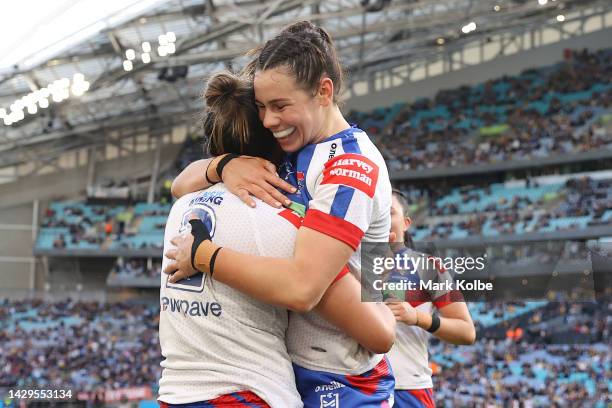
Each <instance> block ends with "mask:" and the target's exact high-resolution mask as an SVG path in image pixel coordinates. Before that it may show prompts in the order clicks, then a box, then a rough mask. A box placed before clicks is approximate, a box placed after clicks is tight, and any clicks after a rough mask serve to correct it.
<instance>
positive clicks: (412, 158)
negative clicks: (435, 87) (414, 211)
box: [349, 49, 612, 170]
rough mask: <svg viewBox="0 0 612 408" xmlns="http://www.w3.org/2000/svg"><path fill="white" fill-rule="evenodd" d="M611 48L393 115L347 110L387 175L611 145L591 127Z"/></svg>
mask: <svg viewBox="0 0 612 408" xmlns="http://www.w3.org/2000/svg"><path fill="white" fill-rule="evenodd" d="M611 74H612V50H610V49H608V50H601V51H597V52H589V51H587V50H583V51H577V52H573V53H572V57H571V58H569V59H568V60H566V61H564V62H562V63H559V64H556V65H554V66H550V67H545V68H540V69H530V70H527V71H525V72H523V73H522V74H521V75H518V76H504V77H501V78H497V79H494V80H490V81H487V82H485V83H482V84H479V85H476V86H472V87H469V86H463V87H460V88H458V89H452V90H444V91H440V92H439V93H438V94H437V95H436V96H435V97H434V98H432V99H421V100H418V101H416V102H414V103H412V104H409V105H406V106H405V107H404V109H402V110H400V111H398V112H396V110H394V109H393V108H388V109H378V110H375V111H374V112H372V113H369V114H363V113H357V112H352V113H351V114H349V116H351V118H352V121H353V122H356V123H357V124H358V125H360V126H362V127H364V128H365V130H366V131H368V133H369V134H370V135H371V136H373V138H374V140H375V142H376V144H377V145H378V146H379V148H380V150H381V152H382V153H383V156H384V157H385V159H386V161H387V164H388V166H389V169H390V170H419V169H427V168H440V167H453V166H458V165H478V164H485V163H494V162H504V161H511V160H527V159H533V158H541V157H546V156H551V155H555V154H567V153H577V152H584V151H589V150H595V149H601V148H611V147H612V146H611V143H610V140H611V139H610V138H609V137H608V132H607V131H602V128H601V127H600V126H599V125H595V126H593V125H594V123H595V121H594V120H595V119H596V118H597V117H598V115H599V114H601V113H604V112H606V111H607V110H609V108H610V103H611V101H612V84H611V82H610V78H612V75H611Z"/></svg>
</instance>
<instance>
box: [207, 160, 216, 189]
mask: <svg viewBox="0 0 612 408" xmlns="http://www.w3.org/2000/svg"><path fill="white" fill-rule="evenodd" d="M213 161H215V159H212V160H211V161H209V162H208V166H206V172H204V176H206V181H208V182H209V183H210V185H211V186H214V185H215V184H217V183H218V181H212V180H211V179H209V178H208V169H209V168H210V165H211V164H212V162H213Z"/></svg>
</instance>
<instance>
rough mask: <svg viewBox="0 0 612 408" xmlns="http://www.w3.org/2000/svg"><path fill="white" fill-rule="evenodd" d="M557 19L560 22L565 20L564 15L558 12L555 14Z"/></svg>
mask: <svg viewBox="0 0 612 408" xmlns="http://www.w3.org/2000/svg"><path fill="white" fill-rule="evenodd" d="M557 21H558V22H560V23H562V22H564V21H565V16H564V15H563V14H559V15H558V16H557Z"/></svg>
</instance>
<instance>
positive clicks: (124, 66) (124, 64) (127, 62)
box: [123, 60, 134, 71]
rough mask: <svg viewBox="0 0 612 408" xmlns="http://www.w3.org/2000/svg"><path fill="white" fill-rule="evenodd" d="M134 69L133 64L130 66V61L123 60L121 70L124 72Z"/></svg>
mask: <svg viewBox="0 0 612 408" xmlns="http://www.w3.org/2000/svg"><path fill="white" fill-rule="evenodd" d="M133 68H134V64H132V61H130V60H125V61H123V69H124V70H126V71H131V70H132V69H133Z"/></svg>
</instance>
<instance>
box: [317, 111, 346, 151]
mask: <svg viewBox="0 0 612 408" xmlns="http://www.w3.org/2000/svg"><path fill="white" fill-rule="evenodd" d="M324 123H326V126H324V127H323V128H322V129H321V136H320V137H319V138H318V139H317V143H318V142H320V141H322V140H325V139H327V138H328V137H330V136H333V135H335V134H336V133H340V132H342V131H343V130H345V129H348V128H350V127H351V125H349V123H348V122H347V121H346V119H344V116H342V112H340V108H338V105H334V106H333V107H332V108H331V110H330V112H329V114H328V116H327V117H326V118H325V120H324Z"/></svg>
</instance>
